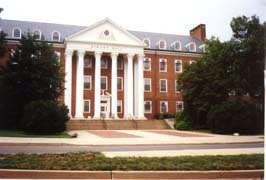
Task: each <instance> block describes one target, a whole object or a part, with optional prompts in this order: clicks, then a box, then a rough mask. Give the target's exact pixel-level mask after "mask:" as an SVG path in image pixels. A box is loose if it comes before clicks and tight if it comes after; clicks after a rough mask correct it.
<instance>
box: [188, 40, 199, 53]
mask: <svg viewBox="0 0 266 180" xmlns="http://www.w3.org/2000/svg"><path fill="white" fill-rule="evenodd" d="M192 44H193V45H194V47H195V49H194V50H192V49H191V45H192ZM186 48H188V50H189V51H190V52H196V51H197V45H196V43H195V42H189V43H188V44H187V45H186Z"/></svg>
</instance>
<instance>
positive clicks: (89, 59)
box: [84, 55, 92, 69]
mask: <svg viewBox="0 0 266 180" xmlns="http://www.w3.org/2000/svg"><path fill="white" fill-rule="evenodd" d="M85 59H87V60H88V61H89V62H90V63H89V66H85ZM84 68H85V69H87V68H92V57H91V56H90V55H89V56H85V57H84Z"/></svg>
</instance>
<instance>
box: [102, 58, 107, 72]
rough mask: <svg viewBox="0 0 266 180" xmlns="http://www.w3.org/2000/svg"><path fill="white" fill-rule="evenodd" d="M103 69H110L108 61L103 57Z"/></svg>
mask: <svg viewBox="0 0 266 180" xmlns="http://www.w3.org/2000/svg"><path fill="white" fill-rule="evenodd" d="M101 68H102V69H107V68H108V59H107V57H106V56H103V57H102V59H101Z"/></svg>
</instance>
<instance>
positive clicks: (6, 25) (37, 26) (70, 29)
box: [0, 19, 204, 53]
mask: <svg viewBox="0 0 266 180" xmlns="http://www.w3.org/2000/svg"><path fill="white" fill-rule="evenodd" d="M15 27H18V28H20V29H21V30H22V33H27V32H29V31H34V30H40V31H41V34H42V36H43V38H44V39H45V40H47V41H52V32H53V31H58V32H60V42H63V41H64V39H65V37H67V36H69V35H72V34H74V33H76V32H79V31H81V30H82V29H84V28H86V26H76V25H66V24H53V23H43V22H31V21H18V20H5V19H0V29H1V30H2V31H4V32H5V33H7V38H9V39H12V30H13V28H15ZM128 32H130V33H132V34H133V35H135V36H136V37H137V38H139V39H140V40H143V39H144V38H148V39H149V40H150V49H159V48H158V42H159V40H165V41H166V44H167V49H166V50H168V51H174V47H173V46H172V44H173V42H175V41H180V42H181V45H182V49H181V51H183V52H188V48H187V47H186V45H187V44H188V43H190V42H195V43H196V47H197V49H196V50H197V51H196V52H197V53H202V52H203V51H202V49H201V48H199V46H201V45H203V44H204V43H203V42H202V41H200V40H198V39H197V38H195V37H192V36H186V35H175V34H164V33H153V32H142V31H131V30H128ZM147 49H148V48H147Z"/></svg>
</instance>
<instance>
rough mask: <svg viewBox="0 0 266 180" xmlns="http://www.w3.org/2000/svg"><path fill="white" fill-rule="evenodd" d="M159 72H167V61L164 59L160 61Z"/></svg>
mask: <svg viewBox="0 0 266 180" xmlns="http://www.w3.org/2000/svg"><path fill="white" fill-rule="evenodd" d="M159 65H160V67H159V69H160V72H166V71H167V60H166V59H160V64H159Z"/></svg>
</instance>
